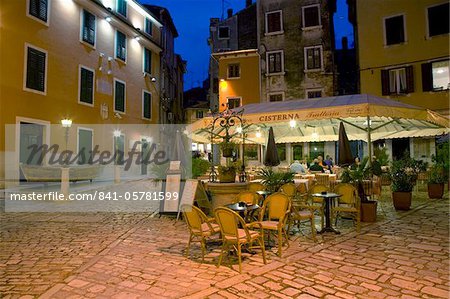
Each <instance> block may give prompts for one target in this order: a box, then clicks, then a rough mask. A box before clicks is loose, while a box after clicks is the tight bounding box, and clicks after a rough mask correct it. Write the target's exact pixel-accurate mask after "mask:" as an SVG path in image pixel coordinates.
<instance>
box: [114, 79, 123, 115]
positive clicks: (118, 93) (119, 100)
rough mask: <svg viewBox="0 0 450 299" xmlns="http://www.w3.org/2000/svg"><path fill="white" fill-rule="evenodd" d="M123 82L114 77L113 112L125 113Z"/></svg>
mask: <svg viewBox="0 0 450 299" xmlns="http://www.w3.org/2000/svg"><path fill="white" fill-rule="evenodd" d="M125 92H126V86H125V82H122V81H119V80H117V79H114V112H123V113H125Z"/></svg>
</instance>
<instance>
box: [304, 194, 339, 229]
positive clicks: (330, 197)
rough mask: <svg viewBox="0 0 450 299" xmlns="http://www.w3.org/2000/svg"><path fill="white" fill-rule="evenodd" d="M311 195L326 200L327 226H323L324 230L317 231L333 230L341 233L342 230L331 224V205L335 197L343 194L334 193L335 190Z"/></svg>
mask: <svg viewBox="0 0 450 299" xmlns="http://www.w3.org/2000/svg"><path fill="white" fill-rule="evenodd" d="M311 196H314V197H320V198H323V199H324V201H325V227H324V228H322V230H321V231H319V232H317V233H319V234H323V233H325V232H333V233H335V234H340V233H341V232H340V231H338V230H336V229H334V228H333V227H332V226H331V219H330V218H331V217H330V206H331V201H332V200H333V199H334V198H339V197H341V196H342V195H341V194H337V193H333V192H322V193H314V194H311Z"/></svg>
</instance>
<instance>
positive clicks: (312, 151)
mask: <svg viewBox="0 0 450 299" xmlns="http://www.w3.org/2000/svg"><path fill="white" fill-rule="evenodd" d="M324 153H325V142H310V143H309V157H310V158H311V159H315V158H317V157H318V156H322V157H325V155H324Z"/></svg>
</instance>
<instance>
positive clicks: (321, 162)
mask: <svg viewBox="0 0 450 299" xmlns="http://www.w3.org/2000/svg"><path fill="white" fill-rule="evenodd" d="M317 160H318V164H319V165H320V166H322V167H325V163H324V162H323V157H322V156H318V157H317Z"/></svg>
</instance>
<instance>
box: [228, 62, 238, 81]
mask: <svg viewBox="0 0 450 299" xmlns="http://www.w3.org/2000/svg"><path fill="white" fill-rule="evenodd" d="M240 76H241V70H240V67H239V64H238V63H234V64H229V65H228V78H239V77H240Z"/></svg>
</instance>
